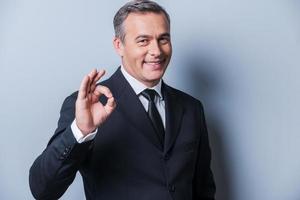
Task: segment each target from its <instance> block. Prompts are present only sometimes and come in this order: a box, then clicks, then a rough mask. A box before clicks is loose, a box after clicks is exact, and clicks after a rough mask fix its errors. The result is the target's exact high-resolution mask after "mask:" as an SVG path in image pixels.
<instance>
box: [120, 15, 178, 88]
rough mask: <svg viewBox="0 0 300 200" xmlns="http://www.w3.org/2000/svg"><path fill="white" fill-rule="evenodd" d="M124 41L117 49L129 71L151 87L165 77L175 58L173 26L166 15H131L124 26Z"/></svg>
mask: <svg viewBox="0 0 300 200" xmlns="http://www.w3.org/2000/svg"><path fill="white" fill-rule="evenodd" d="M123 28H124V32H125V39H124V42H122V41H121V40H120V39H119V38H115V40H114V46H115V48H116V50H117V52H118V54H119V55H120V56H121V58H122V64H123V66H124V68H125V69H126V71H127V72H128V73H129V74H131V75H132V76H133V77H135V78H136V79H137V80H139V81H140V82H142V83H143V84H145V85H146V86H148V87H152V86H154V85H156V84H157V83H158V82H159V80H160V79H161V78H162V76H163V75H164V72H165V70H166V69H167V66H168V64H169V61H170V59H171V55H172V45H171V39H170V26H169V24H168V21H167V19H166V17H165V15H164V14H162V13H161V14H160V13H158V14H157V13H131V14H129V15H128V17H127V18H126V20H125V21H124V24H123Z"/></svg>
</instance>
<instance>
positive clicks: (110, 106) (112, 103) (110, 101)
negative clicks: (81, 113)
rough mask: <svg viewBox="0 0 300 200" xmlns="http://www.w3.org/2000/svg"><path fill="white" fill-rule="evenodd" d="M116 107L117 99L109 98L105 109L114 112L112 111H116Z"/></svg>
mask: <svg viewBox="0 0 300 200" xmlns="http://www.w3.org/2000/svg"><path fill="white" fill-rule="evenodd" d="M115 107H116V101H115V98H114V97H110V98H108V99H107V102H106V104H105V106H104V108H105V109H106V110H107V109H109V110H112V109H114V108H115Z"/></svg>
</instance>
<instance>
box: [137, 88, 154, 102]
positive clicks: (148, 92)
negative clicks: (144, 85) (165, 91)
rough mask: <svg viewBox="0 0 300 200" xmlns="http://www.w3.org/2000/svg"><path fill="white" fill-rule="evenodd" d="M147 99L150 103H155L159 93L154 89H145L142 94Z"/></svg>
mask: <svg viewBox="0 0 300 200" xmlns="http://www.w3.org/2000/svg"><path fill="white" fill-rule="evenodd" d="M141 94H142V95H143V96H144V97H145V98H146V99H148V101H153V102H154V98H155V96H156V95H157V92H156V91H155V90H153V89H145V90H144V91H143V92H142V93H141Z"/></svg>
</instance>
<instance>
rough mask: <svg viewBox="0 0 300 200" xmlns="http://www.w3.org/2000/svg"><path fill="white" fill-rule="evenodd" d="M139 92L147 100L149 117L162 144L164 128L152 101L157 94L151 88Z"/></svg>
mask: <svg viewBox="0 0 300 200" xmlns="http://www.w3.org/2000/svg"><path fill="white" fill-rule="evenodd" d="M141 94H142V95H143V96H144V97H145V98H146V99H148V101H149V103H148V116H149V118H150V119H151V121H152V124H153V126H154V129H155V130H156V132H157V135H158V137H159V139H160V140H161V142H162V145H163V144H164V137H165V129H164V125H163V122H162V119H161V116H160V114H159V112H158V110H157V108H156V106H155V103H154V98H155V96H156V95H158V94H157V93H156V91H155V90H152V89H145V90H144V91H143V92H142V93H141Z"/></svg>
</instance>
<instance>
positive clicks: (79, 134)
mask: <svg viewBox="0 0 300 200" xmlns="http://www.w3.org/2000/svg"><path fill="white" fill-rule="evenodd" d="M71 130H72V132H73V135H74V137H75V139H76V141H77V142H78V143H83V142H87V141H91V140H93V139H94V138H95V136H96V133H97V131H98V129H96V130H95V131H93V132H92V133H89V134H87V135H86V136H84V135H83V134H82V132H81V130H80V129H79V128H78V126H77V124H76V119H74V121H73V122H72V124H71Z"/></svg>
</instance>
